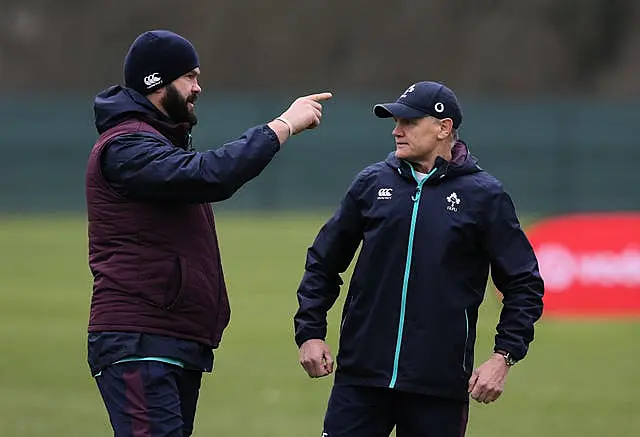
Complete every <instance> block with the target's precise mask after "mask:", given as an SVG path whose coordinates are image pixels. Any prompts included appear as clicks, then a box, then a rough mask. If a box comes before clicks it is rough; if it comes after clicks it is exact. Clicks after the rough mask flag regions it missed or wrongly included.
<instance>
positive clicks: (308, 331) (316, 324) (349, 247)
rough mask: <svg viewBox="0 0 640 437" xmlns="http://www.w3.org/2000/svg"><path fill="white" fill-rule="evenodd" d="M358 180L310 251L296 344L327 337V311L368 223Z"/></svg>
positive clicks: (296, 323)
mask: <svg viewBox="0 0 640 437" xmlns="http://www.w3.org/2000/svg"><path fill="white" fill-rule="evenodd" d="M360 183H361V182H360V181H359V180H358V178H356V180H355V181H354V183H353V184H352V185H351V188H350V189H349V191H348V192H347V195H346V196H345V197H344V198H343V200H342V202H341V204H340V207H339V208H338V210H337V211H336V213H335V214H334V215H333V217H331V219H329V221H328V222H327V223H326V224H325V225H324V226H323V227H322V228H321V229H320V232H319V233H318V235H317V236H316V238H315V240H314V242H313V245H312V246H311V247H310V248H309V250H308V251H307V259H306V263H305V272H304V275H303V277H302V281H301V283H300V286H299V287H298V292H297V295H298V305H299V307H298V311H297V313H296V314H295V316H294V328H295V341H296V344H297V345H298V346H300V345H302V343H304V342H305V341H307V340H309V339H312V338H317V339H323V340H324V339H325V337H326V335H327V312H328V311H329V309H331V307H332V306H333V304H334V303H335V301H336V299H337V298H338V294H339V292H340V286H341V285H342V283H343V281H342V279H341V277H340V274H341V273H344V271H345V270H346V269H347V267H349V264H350V263H351V261H352V260H353V256H354V255H355V253H356V250H357V249H358V246H359V245H360V242H361V241H362V236H363V231H364V224H363V218H362V215H361V213H360V209H359V207H358V196H359V194H358V191H359V190H358V186H359V184H360Z"/></svg>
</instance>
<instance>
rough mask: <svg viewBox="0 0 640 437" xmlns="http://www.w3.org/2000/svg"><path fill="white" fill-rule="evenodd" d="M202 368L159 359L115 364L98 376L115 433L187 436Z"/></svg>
mask: <svg viewBox="0 0 640 437" xmlns="http://www.w3.org/2000/svg"><path fill="white" fill-rule="evenodd" d="M201 379H202V372H200V371H197V370H189V369H183V368H181V367H178V366H174V365H171V364H166V363H162V362H157V361H132V362H125V363H119V364H114V365H112V366H109V367H107V368H106V369H104V370H103V371H102V373H101V374H100V375H98V376H96V382H97V384H98V388H99V390H100V394H101V395H102V399H103V401H104V404H105V406H106V408H107V412H108V413H109V420H110V421H111V426H112V427H113V431H114V437H186V436H190V435H191V433H192V432H193V421H194V418H195V413H196V404H197V402H198V394H199V392H200V381H201Z"/></svg>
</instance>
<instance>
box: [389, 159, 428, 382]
mask: <svg viewBox="0 0 640 437" xmlns="http://www.w3.org/2000/svg"><path fill="white" fill-rule="evenodd" d="M437 170H438V169H437V168H434V169H433V170H431V171H430V172H429V173H428V174H427V175H426V176H425V177H424V179H422V180H421V181H420V182H418V178H416V173H415V170H414V169H413V167H411V174H412V175H413V178H414V179H415V181H416V182H418V187H417V188H416V193H415V194H414V195H413V196H411V200H413V211H412V212H411V227H410V228H409V245H408V247H407V261H406V264H405V268H404V279H403V281H402V299H401V301H400V320H399V322H398V338H397V339H396V352H395V356H394V359H393V374H392V375H391V382H389V388H394V387H395V386H396V381H397V379H398V363H399V361H400V346H401V345H402V331H403V330H404V316H405V311H406V307H407V289H408V287H409V274H410V273H411V258H412V256H413V237H414V235H415V231H416V221H417V219H418V207H419V206H420V197H421V196H422V186H423V185H424V183H425V182H426V181H427V179H429V176H431V175H432V174H434V173H435V172H436V171H437Z"/></svg>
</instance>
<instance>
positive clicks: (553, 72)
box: [0, 0, 640, 97]
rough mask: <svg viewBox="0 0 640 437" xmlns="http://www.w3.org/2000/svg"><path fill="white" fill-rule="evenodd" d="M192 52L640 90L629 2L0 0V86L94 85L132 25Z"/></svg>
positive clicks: (263, 80) (290, 75)
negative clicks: (187, 42)
mask: <svg viewBox="0 0 640 437" xmlns="http://www.w3.org/2000/svg"><path fill="white" fill-rule="evenodd" d="M154 28H168V29H171V30H174V31H176V32H178V33H181V34H183V35H185V36H187V37H188V38H190V39H191V40H192V41H193V42H194V43H195V45H196V48H197V49H198V51H199V53H200V56H201V61H202V69H203V73H204V75H203V82H204V85H205V86H208V87H210V88H214V89H225V90H228V89H231V90H238V91H240V92H241V91H242V90H247V91H251V92H254V91H256V90H276V89H281V90H294V91H293V92H296V93H297V92H298V91H304V90H306V89H309V90H316V89H321V88H329V89H332V90H341V89H345V90H353V91H368V90H371V89H382V88H384V89H391V90H395V91H397V90H398V89H399V88H403V87H404V86H405V85H406V84H408V83H410V82H413V81H416V80H422V79H435V80H442V81H445V82H447V83H449V84H450V85H452V86H453V87H455V88H457V89H465V90H468V91H470V92H473V93H478V94H488V93H490V94H491V95H504V96H513V95H515V96H526V95H529V96H534V95H556V94H559V93H561V94H590V95H598V96H603V97H604V96H614V97H616V96H622V97H629V96H631V95H638V94H640V80H638V77H639V76H640V56H638V54H639V53H640V1H634V0H454V1H448V2H445V1H437V0H394V1H391V2H390V1H384V0H366V1H365V0H325V1H321V2H320V1H306V2H300V1H297V0H269V1H258V0H253V1H249V0H234V1H230V0H227V1H221V0H210V1H192V2H182V1H176V0H174V1H169V0H126V1H124V0H110V1H108V2H104V1H96V0H59V1H52V0H0V91H3V92H4V93H18V94H20V93H25V92H32V91H46V92H49V91H58V92H59V91H63V92H86V91H92V92H93V91H97V90H99V89H102V88H104V87H106V86H108V85H109V84H111V83H117V82H120V80H121V74H122V60H123V57H124V55H125V53H126V50H127V48H128V46H129V44H130V43H131V42H132V40H133V39H134V38H135V36H137V35H138V34H139V33H140V32H142V31H144V30H149V29H154Z"/></svg>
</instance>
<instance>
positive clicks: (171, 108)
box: [160, 84, 198, 126]
mask: <svg viewBox="0 0 640 437" xmlns="http://www.w3.org/2000/svg"><path fill="white" fill-rule="evenodd" d="M166 89H167V92H166V94H165V96H164V97H163V99H162V101H161V102H160V103H161V105H162V107H163V108H164V110H165V111H166V112H167V115H168V116H169V118H170V119H171V120H172V121H174V122H176V123H189V124H191V125H192V126H195V125H196V124H198V117H197V116H196V114H195V110H194V112H191V111H189V107H188V106H187V103H195V102H196V100H198V96H197V94H191V95H190V96H189V97H187V98H186V99H185V98H183V97H182V96H181V95H180V93H179V92H178V90H177V89H176V87H174V86H173V85H172V84H170V85H167V88H166Z"/></svg>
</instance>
